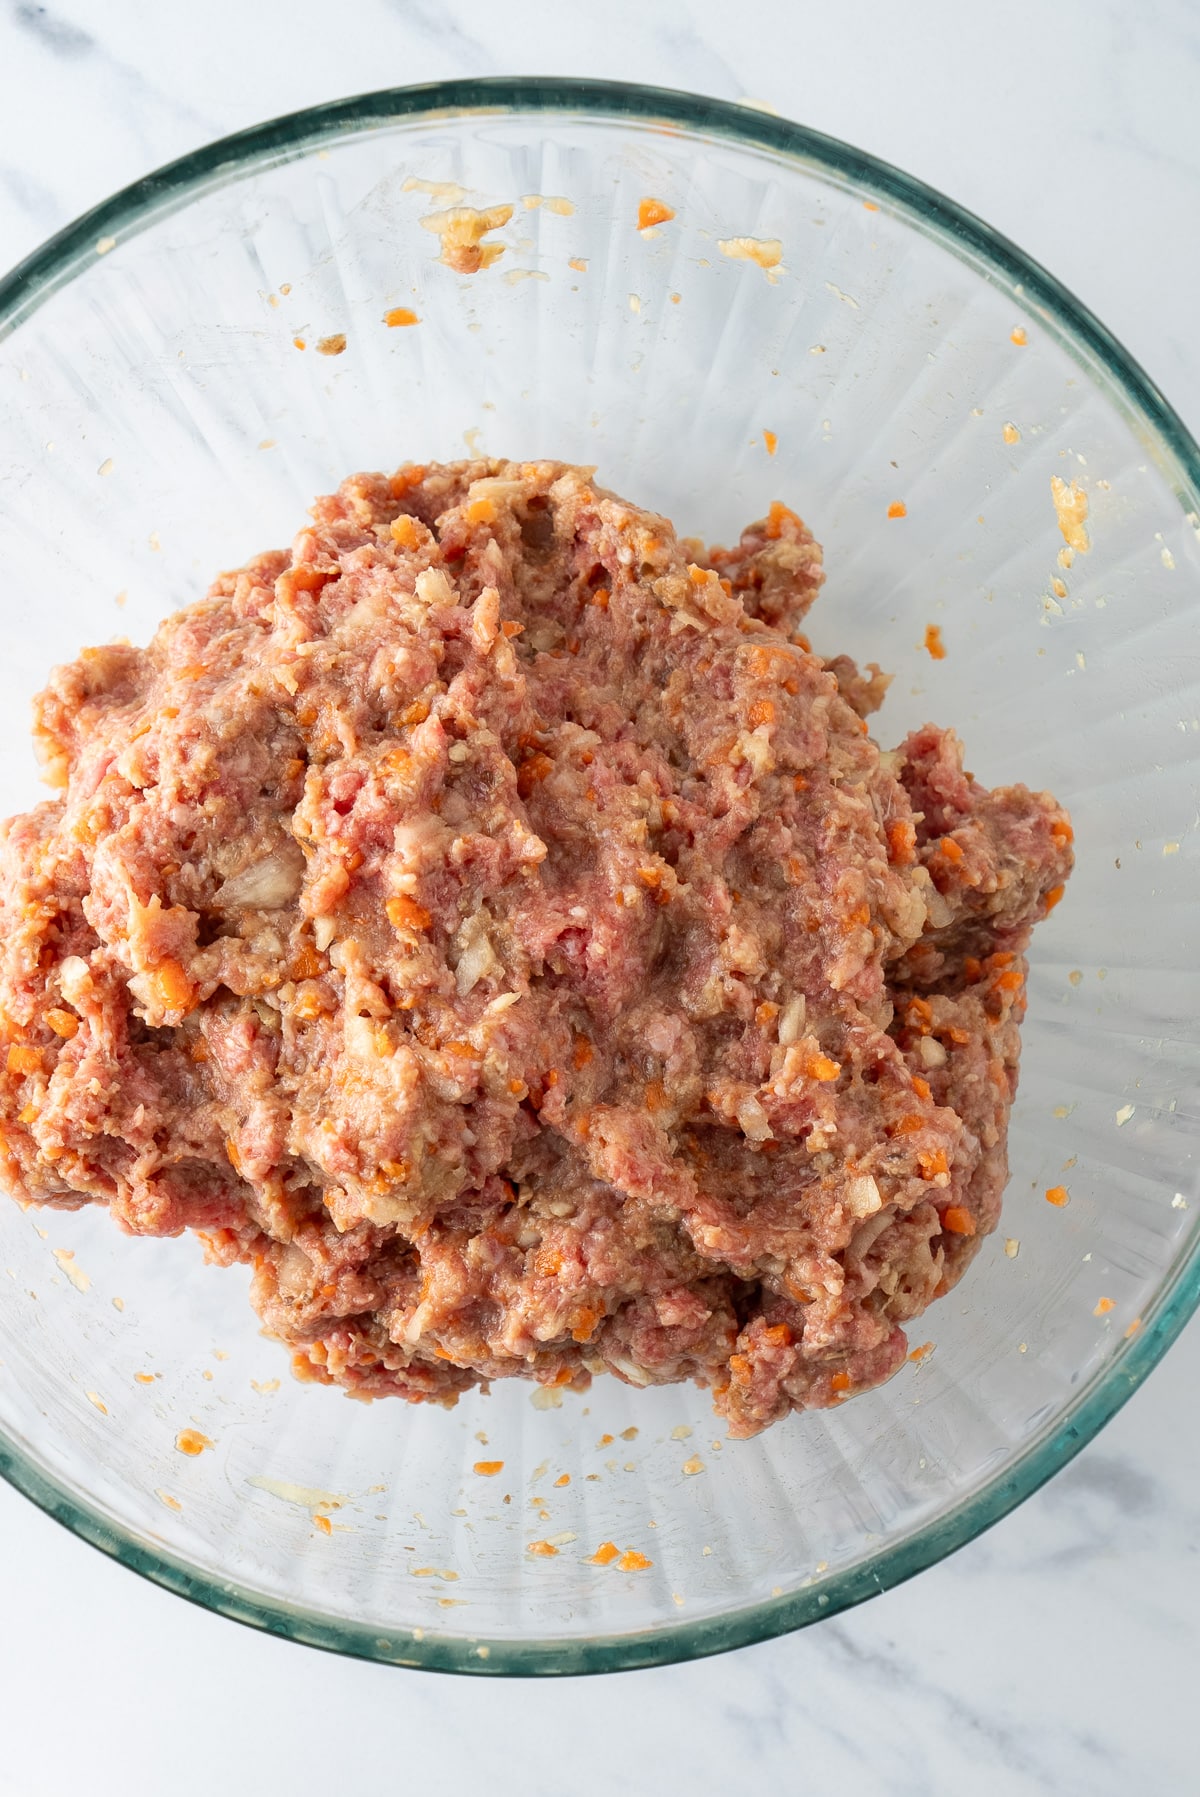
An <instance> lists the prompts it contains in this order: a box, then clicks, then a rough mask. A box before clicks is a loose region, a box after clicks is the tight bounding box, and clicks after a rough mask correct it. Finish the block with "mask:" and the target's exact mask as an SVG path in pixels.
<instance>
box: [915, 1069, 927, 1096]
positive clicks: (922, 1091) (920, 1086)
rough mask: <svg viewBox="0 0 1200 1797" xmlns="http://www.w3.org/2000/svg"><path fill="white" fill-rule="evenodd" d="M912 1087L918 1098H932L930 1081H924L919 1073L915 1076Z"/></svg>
mask: <svg viewBox="0 0 1200 1797" xmlns="http://www.w3.org/2000/svg"><path fill="white" fill-rule="evenodd" d="M912 1087H913V1091H914V1092H915V1093H916V1095H917V1097H918V1098H928V1097H929V1096H930V1091H929V1081H928V1080H927V1079H922V1078H921V1076H920V1074H919V1073H914V1074H913V1076H912Z"/></svg>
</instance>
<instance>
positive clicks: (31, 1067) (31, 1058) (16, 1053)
mask: <svg viewBox="0 0 1200 1797" xmlns="http://www.w3.org/2000/svg"><path fill="white" fill-rule="evenodd" d="M41 1070H42V1051H41V1049H40V1048H26V1047H25V1046H24V1045H23V1044H22V1043H20V1042H14V1043H13V1044H12V1045H11V1047H10V1048H9V1051H8V1071H9V1072H10V1073H40V1072H41Z"/></svg>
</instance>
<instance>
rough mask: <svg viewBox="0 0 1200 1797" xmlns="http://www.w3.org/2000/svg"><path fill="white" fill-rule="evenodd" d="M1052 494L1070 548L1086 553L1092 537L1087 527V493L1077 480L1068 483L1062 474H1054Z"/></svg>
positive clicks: (1060, 526)
mask: <svg viewBox="0 0 1200 1797" xmlns="http://www.w3.org/2000/svg"><path fill="white" fill-rule="evenodd" d="M1050 495H1051V498H1052V499H1053V500H1054V510H1055V512H1056V514H1057V516H1058V528H1059V529H1060V530H1061V531H1062V534H1063V537H1064V538H1065V540H1066V544H1067V547H1068V549H1071V550H1074V551H1077V552H1078V553H1079V554H1080V555H1086V553H1087V551H1088V550H1089V549H1090V548H1091V539H1090V537H1089V536H1088V533H1087V530H1086V529H1085V524H1086V520H1087V515H1088V496H1087V494H1086V493H1085V492H1084V490H1083V488H1082V487H1081V486H1080V485H1079V484H1078V482H1077V481H1071V482H1070V483H1069V484H1068V483H1067V482H1066V481H1065V480H1063V479H1062V478H1061V476H1060V475H1057V474H1052V475H1051V476H1050Z"/></svg>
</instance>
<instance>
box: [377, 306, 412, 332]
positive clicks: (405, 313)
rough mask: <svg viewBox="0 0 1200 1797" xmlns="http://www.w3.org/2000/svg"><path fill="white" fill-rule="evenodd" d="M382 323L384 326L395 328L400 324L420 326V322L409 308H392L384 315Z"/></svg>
mask: <svg viewBox="0 0 1200 1797" xmlns="http://www.w3.org/2000/svg"><path fill="white" fill-rule="evenodd" d="M383 322H384V324H386V325H391V326H392V327H395V326H396V325H402V324H420V322H421V320H420V319H419V318H418V317H417V315H416V313H415V312H414V311H413V310H412V308H411V306H393V307H391V309H390V310H389V311H387V312H385V313H384V315H383Z"/></svg>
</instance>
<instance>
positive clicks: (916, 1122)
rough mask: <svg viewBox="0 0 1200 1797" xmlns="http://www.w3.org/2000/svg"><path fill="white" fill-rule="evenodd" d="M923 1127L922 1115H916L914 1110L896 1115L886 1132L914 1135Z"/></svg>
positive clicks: (895, 1134)
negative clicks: (901, 1115)
mask: <svg viewBox="0 0 1200 1797" xmlns="http://www.w3.org/2000/svg"><path fill="white" fill-rule="evenodd" d="M926 1090H928V1088H926ZM924 1127H925V1119H924V1117H918V1116H917V1115H916V1113H915V1112H910V1113H909V1115H908V1116H907V1117H897V1119H896V1121H895V1122H894V1123H893V1124H892V1126H891V1128H890V1130H889V1131H888V1134H889V1135H893V1136H915V1135H918V1134H919V1133H920V1132H921V1130H923V1129H924Z"/></svg>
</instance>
